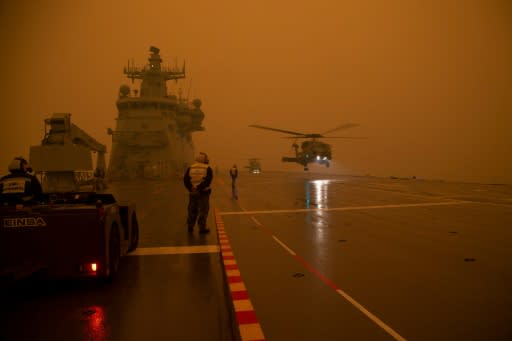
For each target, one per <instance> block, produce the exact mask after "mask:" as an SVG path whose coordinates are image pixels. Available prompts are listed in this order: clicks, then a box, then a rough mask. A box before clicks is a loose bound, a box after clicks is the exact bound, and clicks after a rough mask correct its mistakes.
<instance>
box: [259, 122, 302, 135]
mask: <svg viewBox="0 0 512 341" xmlns="http://www.w3.org/2000/svg"><path fill="white" fill-rule="evenodd" d="M249 127H252V128H259V129H265V130H272V131H277V132H280V133H285V134H291V135H296V136H305V135H307V134H303V133H297V132H295V131H289V130H283V129H277V128H270V127H265V126H260V125H257V124H251V125H249Z"/></svg>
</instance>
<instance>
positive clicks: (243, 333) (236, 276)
mask: <svg viewBox="0 0 512 341" xmlns="http://www.w3.org/2000/svg"><path fill="white" fill-rule="evenodd" d="M215 224H216V225H217V237H218V239H219V244H220V252H221V255H222V262H223V265H224V270H225V272H226V277H227V281H228V285H229V291H230V293H231V299H232V301H233V308H234V310H235V315H236V320H237V324H238V329H239V331H240V337H241V339H242V341H265V336H264V335H263V330H262V329H261V326H260V323H259V322H258V319H257V317H256V313H255V311H254V308H253V306H252V303H251V300H250V299H249V294H248V292H247V288H246V287H245V284H244V282H243V280H242V276H241V275H240V270H239V269H238V265H237V263H236V260H235V256H234V255H233V250H232V249H231V245H230V244H229V239H228V236H227V234H226V231H225V230H224V222H223V221H222V218H221V216H220V211H219V210H218V209H215Z"/></svg>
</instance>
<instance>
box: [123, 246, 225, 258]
mask: <svg viewBox="0 0 512 341" xmlns="http://www.w3.org/2000/svg"><path fill="white" fill-rule="evenodd" d="M219 251H220V249H219V246H218V245H197V246H164V247H139V248H137V249H136V250H135V251H134V252H132V253H129V254H128V256H155V255H179V254H192V253H215V252H219Z"/></svg>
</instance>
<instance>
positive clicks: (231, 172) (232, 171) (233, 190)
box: [229, 164, 238, 199]
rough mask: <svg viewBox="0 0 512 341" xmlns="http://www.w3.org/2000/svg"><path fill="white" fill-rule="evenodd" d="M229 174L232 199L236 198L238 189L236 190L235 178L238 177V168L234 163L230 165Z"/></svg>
mask: <svg viewBox="0 0 512 341" xmlns="http://www.w3.org/2000/svg"><path fill="white" fill-rule="evenodd" d="M229 175H230V176H231V196H232V198H233V199H238V191H237V190H236V179H237V178H238V168H237V167H236V164H234V165H233V167H231V169H230V170H229Z"/></svg>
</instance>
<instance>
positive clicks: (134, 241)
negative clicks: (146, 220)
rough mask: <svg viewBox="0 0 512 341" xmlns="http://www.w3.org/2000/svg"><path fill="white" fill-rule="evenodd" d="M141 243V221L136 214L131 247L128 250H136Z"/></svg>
mask: <svg viewBox="0 0 512 341" xmlns="http://www.w3.org/2000/svg"><path fill="white" fill-rule="evenodd" d="M138 245H139V223H138V221H137V216H136V215H135V214H134V215H133V216H132V231H131V238H130V247H129V248H128V252H132V251H135V249H137V246H138Z"/></svg>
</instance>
